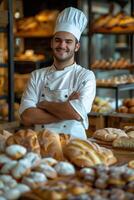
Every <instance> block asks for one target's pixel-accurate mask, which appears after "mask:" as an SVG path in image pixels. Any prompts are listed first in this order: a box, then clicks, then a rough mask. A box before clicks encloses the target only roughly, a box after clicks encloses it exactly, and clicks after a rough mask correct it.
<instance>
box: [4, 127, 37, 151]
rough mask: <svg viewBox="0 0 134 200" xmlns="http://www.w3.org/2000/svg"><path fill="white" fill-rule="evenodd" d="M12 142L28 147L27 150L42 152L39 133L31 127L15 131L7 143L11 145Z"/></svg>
mask: <svg viewBox="0 0 134 200" xmlns="http://www.w3.org/2000/svg"><path fill="white" fill-rule="evenodd" d="M11 144H20V145H22V146H24V147H26V149H27V151H33V152H35V153H38V154H40V146H39V142H38V138H37V133H36V132H35V131H33V130H31V129H26V130H23V129H21V130H19V131H17V132H16V133H14V134H13V135H12V136H10V137H9V138H8V139H7V141H6V145H8V146H9V145H11Z"/></svg>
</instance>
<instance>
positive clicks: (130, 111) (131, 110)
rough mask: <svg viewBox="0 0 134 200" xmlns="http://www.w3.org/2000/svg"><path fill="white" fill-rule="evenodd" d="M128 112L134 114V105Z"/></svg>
mask: <svg viewBox="0 0 134 200" xmlns="http://www.w3.org/2000/svg"><path fill="white" fill-rule="evenodd" d="M128 113H131V114H134V106H132V107H129V108H128Z"/></svg>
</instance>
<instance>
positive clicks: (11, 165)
mask: <svg viewBox="0 0 134 200" xmlns="http://www.w3.org/2000/svg"><path fill="white" fill-rule="evenodd" d="M16 164H17V161H16V160H11V161H10V162H7V163H5V164H4V165H3V167H2V168H1V169H0V173H1V174H10V173H11V170H12V169H13V168H14V167H15V165H16Z"/></svg>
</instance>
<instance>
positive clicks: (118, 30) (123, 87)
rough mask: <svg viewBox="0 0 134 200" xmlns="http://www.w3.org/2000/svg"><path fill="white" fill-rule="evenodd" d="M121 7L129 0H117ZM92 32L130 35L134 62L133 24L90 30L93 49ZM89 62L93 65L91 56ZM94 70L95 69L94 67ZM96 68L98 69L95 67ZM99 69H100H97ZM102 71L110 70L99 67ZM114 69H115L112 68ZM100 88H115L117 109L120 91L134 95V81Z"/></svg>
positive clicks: (131, 56)
mask: <svg viewBox="0 0 134 200" xmlns="http://www.w3.org/2000/svg"><path fill="white" fill-rule="evenodd" d="M117 2H118V3H119V4H120V5H121V7H123V6H124V5H125V4H126V3H127V2H128V1H124V2H123V1H121V0H120V1H117ZM108 3H110V2H108ZM130 3H131V15H133V11H134V2H133V0H131V1H130ZM90 7H91V3H90ZM91 12H92V11H91V10H90V16H89V18H90V19H91V20H92V15H91ZM91 20H90V24H91ZM92 34H107V35H111V34H115V35H119V34H127V35H129V36H130V49H129V50H130V60H131V62H134V28H133V26H131V27H130V28H129V29H128V30H127V29H125V28H119V27H115V28H112V30H108V29H105V28H100V29H99V30H98V31H94V32H93V30H89V48H90V49H91V40H92ZM89 63H90V65H91V56H90V58H89ZM92 70H93V69H92ZM95 70H96V69H95ZM97 70H98V69H97ZM99 70H100V71H104V70H105V71H109V70H110V69H109V70H107V69H101V68H100V69H99ZM111 70H113V69H111ZM116 70H124V69H116ZM127 70H129V71H132V73H133V69H129V68H128V69H127ZM99 89H110V90H114V91H115V108H116V110H117V109H118V102H119V96H120V91H128V90H129V91H130V97H132V96H133V91H134V83H127V84H119V85H118V84H117V85H114V83H113V86H97V90H99Z"/></svg>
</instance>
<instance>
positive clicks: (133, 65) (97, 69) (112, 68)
mask: <svg viewBox="0 0 134 200" xmlns="http://www.w3.org/2000/svg"><path fill="white" fill-rule="evenodd" d="M91 69H92V70H96V71H105V70H107V71H110V70H132V71H133V70H134V64H132V65H130V66H129V67H126V68H115V67H107V68H102V67H100V68H99V67H97V68H94V67H91Z"/></svg>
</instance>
